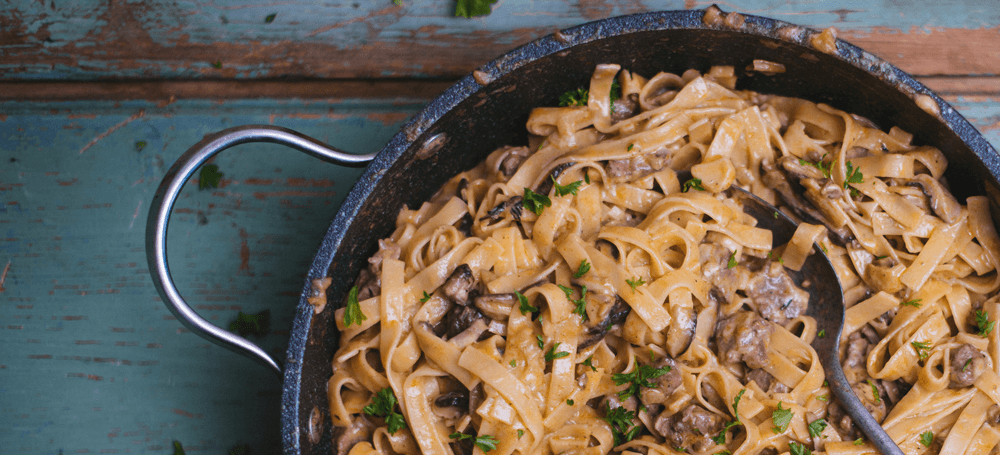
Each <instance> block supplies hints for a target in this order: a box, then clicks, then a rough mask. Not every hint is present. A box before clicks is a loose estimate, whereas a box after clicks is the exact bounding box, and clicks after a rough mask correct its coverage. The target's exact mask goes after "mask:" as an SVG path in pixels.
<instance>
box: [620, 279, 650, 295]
mask: <svg viewBox="0 0 1000 455" xmlns="http://www.w3.org/2000/svg"><path fill="white" fill-rule="evenodd" d="M625 282H626V283H628V286H629V287H630V288H632V293H633V294H635V288H636V287H639V286H642V285H644V284H646V282H645V281H644V280H643V279H642V277H638V276H637V277H635V278H634V279H631V280H628V279H626V280H625Z"/></svg>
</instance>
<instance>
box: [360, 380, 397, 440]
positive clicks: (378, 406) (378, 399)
mask: <svg viewBox="0 0 1000 455" xmlns="http://www.w3.org/2000/svg"><path fill="white" fill-rule="evenodd" d="M397 403H398V402H397V401H396V395H395V394H394V393H392V389H390V388H388V387H386V388H384V389H382V390H379V391H378V393H376V394H375V396H374V397H372V404H370V405H368V406H365V407H364V411H365V414H368V415H370V416H375V417H382V418H383V419H385V423H386V425H388V426H389V434H396V432H397V431H399V430H401V429H403V428H406V421H405V420H403V415H402V414H400V413H398V412H396V404H397Z"/></svg>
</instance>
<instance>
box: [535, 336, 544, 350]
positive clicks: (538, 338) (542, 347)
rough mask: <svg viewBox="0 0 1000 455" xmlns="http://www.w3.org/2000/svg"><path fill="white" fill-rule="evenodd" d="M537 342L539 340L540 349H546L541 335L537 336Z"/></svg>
mask: <svg viewBox="0 0 1000 455" xmlns="http://www.w3.org/2000/svg"><path fill="white" fill-rule="evenodd" d="M535 340H538V349H545V340H543V339H542V336H541V335H535Z"/></svg>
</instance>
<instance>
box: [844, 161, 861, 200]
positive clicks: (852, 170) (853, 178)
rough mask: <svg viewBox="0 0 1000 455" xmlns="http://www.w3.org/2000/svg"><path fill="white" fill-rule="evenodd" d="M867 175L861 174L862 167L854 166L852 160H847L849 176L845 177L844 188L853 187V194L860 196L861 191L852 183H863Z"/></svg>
mask: <svg viewBox="0 0 1000 455" xmlns="http://www.w3.org/2000/svg"><path fill="white" fill-rule="evenodd" d="M864 178H865V176H864V175H863V174H861V169H859V168H856V167H853V166H852V165H851V162H850V161H848V162H847V178H845V179H844V188H850V189H851V196H859V195H860V194H861V193H859V192H858V190H857V189H855V188H854V187H853V186H850V184H851V183H861V182H863V181H864Z"/></svg>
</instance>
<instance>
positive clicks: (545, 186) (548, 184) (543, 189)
mask: <svg viewBox="0 0 1000 455" xmlns="http://www.w3.org/2000/svg"><path fill="white" fill-rule="evenodd" d="M574 164H576V163H575V162H572V161H571V162H568V163H562V164H560V165H558V166H556V167H554V168H552V171H551V172H549V176H548V178H546V179H544V180H542V181H541V183H539V184H538V186H537V187H536V188H535V192H536V193H538V194H542V195H548V194H549V191H552V179H558V178H559V176H560V175H561V174H562V173H563V171H565V170H566V169H569V168H571V167H573V165H574Z"/></svg>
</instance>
